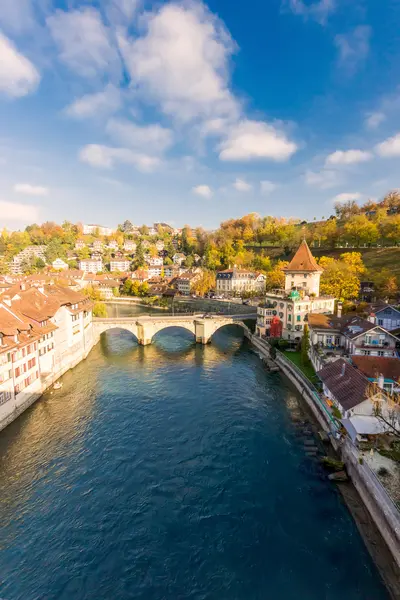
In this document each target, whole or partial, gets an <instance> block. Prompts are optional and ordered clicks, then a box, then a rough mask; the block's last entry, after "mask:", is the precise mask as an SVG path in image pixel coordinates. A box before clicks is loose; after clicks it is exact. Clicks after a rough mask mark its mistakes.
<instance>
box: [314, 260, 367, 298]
mask: <svg viewBox="0 0 400 600" xmlns="http://www.w3.org/2000/svg"><path fill="white" fill-rule="evenodd" d="M319 264H320V265H321V266H322V267H323V268H324V272H323V273H322V276H321V285H320V292H321V294H322V295H326V296H334V297H335V298H337V299H338V300H353V299H354V298H357V297H358V294H359V291H360V280H359V279H358V277H357V275H356V274H355V273H354V271H353V270H352V268H351V267H349V265H347V264H346V263H345V262H343V261H339V260H334V259H332V258H330V257H326V256H322V257H321V259H320V261H319Z"/></svg>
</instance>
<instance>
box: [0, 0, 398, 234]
mask: <svg viewBox="0 0 400 600" xmlns="http://www.w3.org/2000/svg"><path fill="white" fill-rule="evenodd" d="M399 25H400V3H398V2H393V1H391V0H381V1H380V2H377V1H376V0H313V1H312V0H248V1H247V2H243V1H240V2H239V1H237V2H233V1H232V0H209V2H208V3H207V4H205V3H200V2H198V1H195V0H193V1H190V0H188V1H182V2H181V1H177V2H173V1H169V2H166V1H164V2H163V1H161V2H149V1H146V0H1V2H0V225H1V226H7V227H9V228H23V227H25V225H26V224H27V223H30V222H33V221H36V222H42V221H44V220H55V221H59V222H61V221H63V220H64V219H68V220H71V221H74V222H77V221H81V222H96V223H101V224H104V225H112V226H114V225H116V224H117V223H119V222H122V221H123V220H124V219H126V218H129V219H130V220H132V221H133V222H134V223H137V224H141V223H152V222H154V221H168V222H171V223H173V224H175V225H176V226H182V225H183V224H185V223H189V224H191V225H202V226H204V227H206V228H214V227H216V226H217V225H218V224H219V222H220V221H221V220H224V219H227V218H230V217H235V216H240V215H242V214H245V213H248V212H253V211H254V212H258V213H260V214H262V215H267V214H271V215H275V216H284V217H302V218H313V217H314V216H316V217H321V216H328V215H330V214H332V212H333V204H334V201H335V200H336V199H338V200H346V199H352V198H354V199H356V200H358V201H359V202H363V201H365V200H367V199H368V198H379V197H381V196H382V195H383V194H384V193H385V192H386V191H388V190H389V189H393V188H397V187H399V177H398V172H399V160H400V81H399V73H400V68H399V67H400V36H399V35H398V28H399Z"/></svg>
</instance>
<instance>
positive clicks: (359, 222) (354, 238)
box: [344, 214, 379, 246]
mask: <svg viewBox="0 0 400 600" xmlns="http://www.w3.org/2000/svg"><path fill="white" fill-rule="evenodd" d="M344 231H345V234H346V237H347V238H348V239H349V240H350V241H351V242H353V243H354V244H355V245H356V246H359V245H360V244H373V243H374V242H376V240H377V239H378V237H379V231H378V227H377V226H376V224H375V223H372V222H371V221H370V220H369V219H368V218H367V216H366V215H364V214H362V215H354V216H352V217H350V219H349V220H348V221H347V222H346V223H345V225H344Z"/></svg>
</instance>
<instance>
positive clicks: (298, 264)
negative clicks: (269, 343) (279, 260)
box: [257, 240, 335, 341]
mask: <svg viewBox="0 0 400 600" xmlns="http://www.w3.org/2000/svg"><path fill="white" fill-rule="evenodd" d="M283 273H284V275H285V284H284V288H283V289H279V290H272V291H270V292H268V293H267V294H266V295H265V302H264V304H263V305H262V306H259V307H258V309H257V333H258V335H260V336H266V337H269V336H270V330H271V323H272V321H273V319H274V323H275V325H276V318H279V320H280V321H281V324H282V326H281V331H282V337H283V338H284V339H286V340H289V341H299V340H300V339H301V338H302V337H303V332H304V327H305V325H306V323H307V321H308V315H309V314H313V315H314V314H315V313H317V314H332V313H333V312H334V308H335V298H333V297H332V296H321V295H320V291H319V287H320V278H321V274H322V273H323V269H322V268H321V267H320V266H319V265H318V264H317V262H316V260H315V258H314V257H313V255H312V253H311V250H310V248H309V247H308V244H307V242H306V241H305V240H304V241H303V242H302V243H301V244H300V246H299V248H298V250H297V252H296V253H295V255H294V256H293V258H292V260H291V261H290V262H289V264H288V265H287V266H286V267H284V268H283ZM274 330H275V331H277V330H279V328H277V327H274Z"/></svg>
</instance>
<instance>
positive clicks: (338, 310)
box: [336, 302, 343, 319]
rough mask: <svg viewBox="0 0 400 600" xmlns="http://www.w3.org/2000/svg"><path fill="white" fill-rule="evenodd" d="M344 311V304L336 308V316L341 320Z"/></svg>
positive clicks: (339, 303)
mask: <svg viewBox="0 0 400 600" xmlns="http://www.w3.org/2000/svg"><path fill="white" fill-rule="evenodd" d="M342 311H343V302H338V303H337V308H336V314H337V316H338V317H339V319H340V317H341V316H342Z"/></svg>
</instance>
